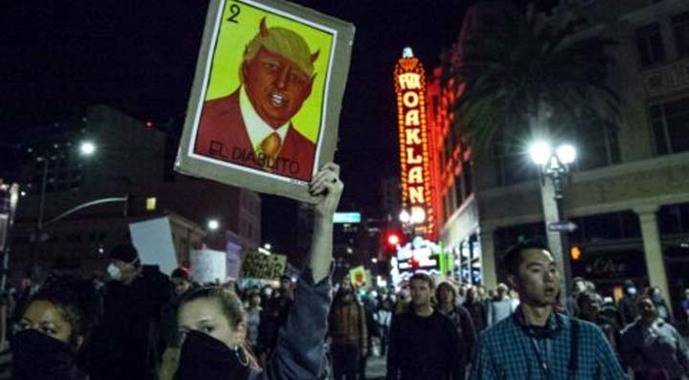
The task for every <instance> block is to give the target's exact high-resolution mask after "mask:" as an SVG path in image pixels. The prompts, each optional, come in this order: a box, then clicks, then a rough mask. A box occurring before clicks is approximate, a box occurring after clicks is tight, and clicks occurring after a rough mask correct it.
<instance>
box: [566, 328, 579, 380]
mask: <svg viewBox="0 0 689 380" xmlns="http://www.w3.org/2000/svg"><path fill="white" fill-rule="evenodd" d="M570 321H571V324H572V339H571V345H570V349H569V365H568V366H567V370H568V371H567V378H568V379H575V377H576V373H577V367H578V366H579V321H578V320H577V319H576V318H571V319H570Z"/></svg>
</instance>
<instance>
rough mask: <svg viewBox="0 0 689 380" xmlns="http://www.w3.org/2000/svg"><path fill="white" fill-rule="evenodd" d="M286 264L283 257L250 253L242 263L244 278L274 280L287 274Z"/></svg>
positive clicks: (285, 258)
mask: <svg viewBox="0 0 689 380" xmlns="http://www.w3.org/2000/svg"><path fill="white" fill-rule="evenodd" d="M286 263H287V257H286V256H283V255H275V254H271V255H265V254H263V253H250V254H248V255H246V256H245V257H244V260H243V261H242V277H247V278H262V279H266V280H274V279H277V278H280V276H282V274H283V273H285V265H286Z"/></svg>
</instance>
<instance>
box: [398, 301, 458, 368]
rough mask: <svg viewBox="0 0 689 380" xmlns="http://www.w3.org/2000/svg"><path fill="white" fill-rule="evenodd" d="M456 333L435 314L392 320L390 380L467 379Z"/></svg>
mask: <svg viewBox="0 0 689 380" xmlns="http://www.w3.org/2000/svg"><path fill="white" fill-rule="evenodd" d="M458 340H459V338H458V336H457V330H456V329H455V326H454V325H453V323H452V321H451V320H450V319H449V318H447V317H445V316H444V315H442V314H440V313H439V312H438V311H436V310H434V311H433V314H431V315H430V316H428V317H420V316H418V315H416V314H415V313H414V312H413V311H408V312H405V313H402V314H398V315H396V316H394V317H393V319H392V325H391V327H390V351H389V353H388V363H387V374H388V375H387V378H388V379H403V380H407V379H409V380H411V379H427V380H430V379H434V380H435V379H437V380H445V379H454V380H460V379H464V368H462V365H461V364H460V362H461V360H459V357H460V355H459V352H458Z"/></svg>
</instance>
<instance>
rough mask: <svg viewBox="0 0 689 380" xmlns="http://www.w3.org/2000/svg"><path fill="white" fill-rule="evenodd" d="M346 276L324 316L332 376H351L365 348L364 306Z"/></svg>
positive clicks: (363, 354) (336, 379)
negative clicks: (327, 314)
mask: <svg viewBox="0 0 689 380" xmlns="http://www.w3.org/2000/svg"><path fill="white" fill-rule="evenodd" d="M354 291H355V290H354V288H353V287H352V284H351V283H350V282H349V280H345V281H342V283H341V284H340V288H339V289H338V290H337V293H335V299H334V300H333V305H332V307H331V310H330V316H329V318H328V329H329V331H328V335H329V336H330V339H331V343H330V353H331V354H332V365H333V374H334V378H335V380H341V379H342V378H344V379H346V380H355V379H356V377H357V372H358V371H359V363H360V361H361V358H362V357H365V356H366V350H367V349H368V332H369V331H368V326H367V324H366V312H365V311H364V306H363V305H362V304H361V303H359V301H358V300H357V298H356V295H355V294H354Z"/></svg>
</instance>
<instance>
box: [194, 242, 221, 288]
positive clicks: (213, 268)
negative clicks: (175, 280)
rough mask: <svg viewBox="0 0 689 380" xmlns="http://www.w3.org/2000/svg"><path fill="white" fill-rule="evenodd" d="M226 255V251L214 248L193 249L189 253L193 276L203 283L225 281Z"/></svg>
mask: <svg viewBox="0 0 689 380" xmlns="http://www.w3.org/2000/svg"><path fill="white" fill-rule="evenodd" d="M225 256H226V253H225V252H223V251H216V250H213V249H199V250H192V251H191V253H190V255H189V266H190V267H191V268H190V269H191V278H192V279H194V281H196V282H198V283H201V284H207V283H223V282H225V280H226V278H227V267H226V264H227V261H226V257H225Z"/></svg>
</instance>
